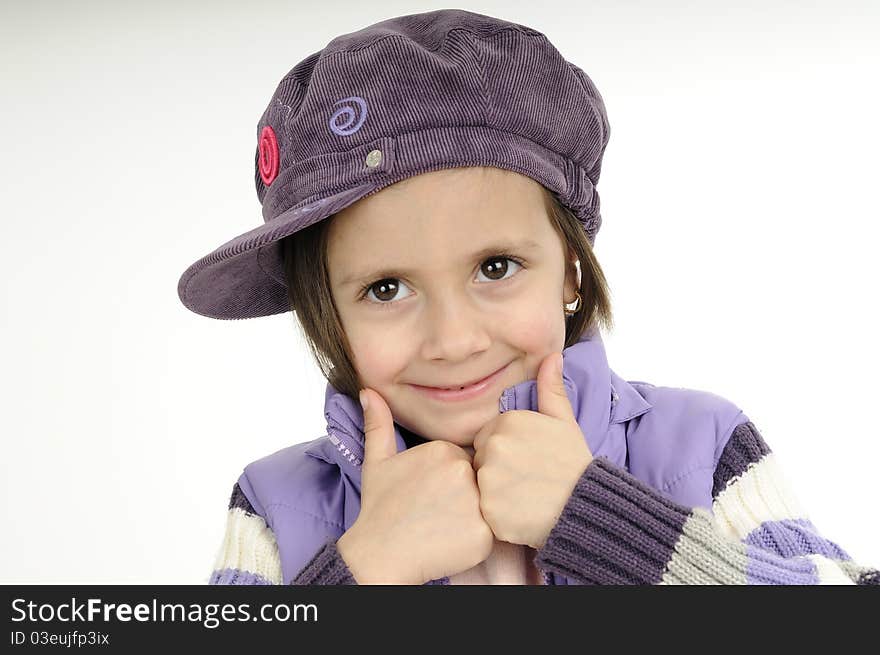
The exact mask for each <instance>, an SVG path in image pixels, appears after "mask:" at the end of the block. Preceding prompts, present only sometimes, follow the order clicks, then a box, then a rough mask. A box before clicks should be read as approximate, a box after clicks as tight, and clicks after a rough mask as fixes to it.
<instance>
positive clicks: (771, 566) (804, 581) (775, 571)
mask: <svg viewBox="0 0 880 655" xmlns="http://www.w3.org/2000/svg"><path fill="white" fill-rule="evenodd" d="M746 556H747V557H748V558H749V561H748V565H747V566H746V584H750V585H815V584H819V575H818V573H817V571H816V565H815V564H814V563H813V562H812V561H811V560H808V559H806V558H804V557H797V558H793V559H785V558H784V557H780V556H778V555H776V554H774V553H770V552H767V551H766V550H762V549H761V548H758V547H756V546H752V545H747V546H746Z"/></svg>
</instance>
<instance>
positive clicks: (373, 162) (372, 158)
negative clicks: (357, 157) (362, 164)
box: [367, 150, 382, 168]
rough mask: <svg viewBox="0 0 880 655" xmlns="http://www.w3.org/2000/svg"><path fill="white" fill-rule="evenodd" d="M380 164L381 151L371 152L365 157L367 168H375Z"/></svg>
mask: <svg viewBox="0 0 880 655" xmlns="http://www.w3.org/2000/svg"><path fill="white" fill-rule="evenodd" d="M381 163H382V151H381V150H371V151H370V153H369V154H368V155H367V166H369V167H370V168H376V166H378V165H379V164H381Z"/></svg>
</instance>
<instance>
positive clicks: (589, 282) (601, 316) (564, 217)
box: [280, 185, 613, 402]
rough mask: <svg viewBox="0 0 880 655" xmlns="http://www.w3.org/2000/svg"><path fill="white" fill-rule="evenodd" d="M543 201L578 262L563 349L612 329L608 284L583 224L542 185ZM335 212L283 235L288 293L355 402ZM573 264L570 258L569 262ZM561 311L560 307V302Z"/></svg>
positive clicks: (316, 352)
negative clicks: (335, 277) (575, 306)
mask: <svg viewBox="0 0 880 655" xmlns="http://www.w3.org/2000/svg"><path fill="white" fill-rule="evenodd" d="M541 188H542V189H543V190H544V200H545V206H546V207H547V214H548V217H549V218H550V221H551V224H552V225H553V227H554V229H555V230H556V233H557V234H558V235H559V236H560V238H561V239H562V243H563V244H568V245H569V246H570V247H571V249H572V250H574V252H575V254H576V255H577V259H578V261H580V269H581V276H580V277H581V284H580V294H581V298H582V303H581V307H580V309H579V310H578V311H577V313H575V314H573V315H572V316H570V317H566V319H565V320H566V323H565V345H564V346H563V347H564V348H567V347H568V346H571V345H572V344H575V343H577V342H578V340H579V339H580V338H581V336H582V335H583V333H584V332H585V331H586V330H587V329H589V328H591V327H592V326H593V325H599V326H601V327H603V328H604V329H605V330H606V331H611V330H613V319H612V315H611V300H610V295H611V294H610V291H609V289H608V283H607V282H606V280H605V275H604V274H603V272H602V268H601V267H600V266H599V262H598V261H597V260H596V257H595V255H594V254H593V248H592V246H591V245H590V241H589V240H588V239H587V235H586V233H585V232H584V229H583V227H582V226H581V223H580V222H579V221H578V219H577V218H576V217H575V216H574V214H572V212H571V211H570V210H569V209H568V208H567V207H565V206H564V205H563V204H562V203H561V202H560V201H559V198H558V196H557V195H556V194H555V193H553V192H551V191H549V190H548V189H547V188H546V187H544V186H543V185H541ZM333 218H334V217H333V216H329V217H327V218H325V219H324V220H321V221H318V222H317V223H315V224H314V225H310V226H309V227H307V228H304V229H302V230H300V231H299V232H296V233H295V234H292V235H290V236H289V237H285V238H283V239H281V243H280V245H281V253H282V257H283V259H284V273H285V275H286V277H287V288H288V298H289V299H290V302H291V307H292V308H294V309H295V312H296V315H297V317H298V319H299V321H298V323H299V326H300V329H301V330H302V332H303V334H304V336H305V340H306V343H308V345H309V349H310V350H311V351H312V355H313V356H314V358H315V361H316V362H317V363H318V366H319V367H320V369H321V372H322V373H323V375H324V377H325V378H327V381H328V382H329V383H330V384H332V385H333V387H334V388H335V389H336V390H338V391H341V392H342V393H344V394H346V395H348V396H349V397H350V398H351V399H352V400H354V401H355V402H358V392H359V391H360V389H362V388H363V386H364V385H363V384H362V383H361V381H360V377H359V376H358V373H357V371H356V370H355V368H354V365H353V364H352V359H351V357H350V356H349V353H350V347H349V343H348V339H347V338H346V336H345V332H344V331H343V329H342V322H341V321H340V319H339V314H338V312H337V311H336V305H335V304H334V302H333V295H332V293H331V290H330V275H329V272H328V267H327V235H328V232H329V230H328V227H329V226H330V222H331V221H332V220H333ZM570 265H571V266H575V264H574V263H571V264H570ZM560 311H562V307H560Z"/></svg>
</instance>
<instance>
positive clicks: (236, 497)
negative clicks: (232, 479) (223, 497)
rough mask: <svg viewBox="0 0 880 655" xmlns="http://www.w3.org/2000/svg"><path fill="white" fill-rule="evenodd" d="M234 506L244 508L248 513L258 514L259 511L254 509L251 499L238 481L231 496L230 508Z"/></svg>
mask: <svg viewBox="0 0 880 655" xmlns="http://www.w3.org/2000/svg"><path fill="white" fill-rule="evenodd" d="M233 507H238V508H239V509H243V510H244V511H245V512H246V513H248V514H256V513H257V512H256V511H255V510H254V507H253V505H251V501H249V500H248V499H247V496H245V495H244V492H242V490H241V487H240V486H238V482H236V483H235V485H234V486H233V487H232V496H230V498H229V509H232V508H233Z"/></svg>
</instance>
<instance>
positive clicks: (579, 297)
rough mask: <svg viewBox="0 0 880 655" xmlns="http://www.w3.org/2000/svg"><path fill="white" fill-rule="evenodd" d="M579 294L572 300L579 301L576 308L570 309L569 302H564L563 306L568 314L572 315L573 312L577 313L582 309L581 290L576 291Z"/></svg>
mask: <svg viewBox="0 0 880 655" xmlns="http://www.w3.org/2000/svg"><path fill="white" fill-rule="evenodd" d="M575 293H576V294H577V298H575V299H574V300H573V301H572V302H575V303H577V306H576V307H575V308H574V309H568V307H567V305H568V303H563V305H562V308H563V310H564V311H565V315H566V316H571V315H572V314H577V313H578V312H579V311H580V309H581V292H580V291H575Z"/></svg>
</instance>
